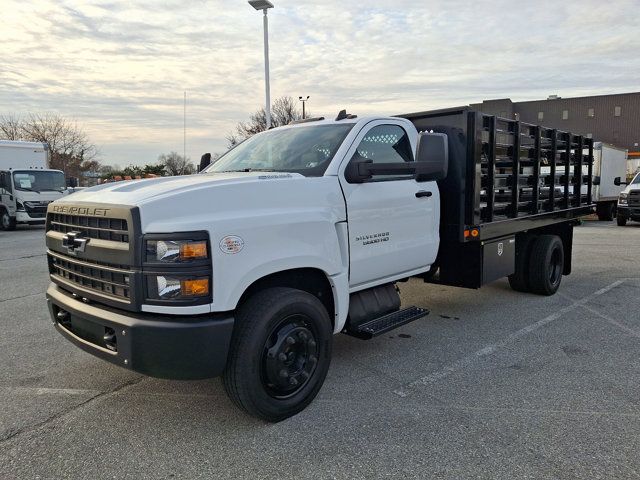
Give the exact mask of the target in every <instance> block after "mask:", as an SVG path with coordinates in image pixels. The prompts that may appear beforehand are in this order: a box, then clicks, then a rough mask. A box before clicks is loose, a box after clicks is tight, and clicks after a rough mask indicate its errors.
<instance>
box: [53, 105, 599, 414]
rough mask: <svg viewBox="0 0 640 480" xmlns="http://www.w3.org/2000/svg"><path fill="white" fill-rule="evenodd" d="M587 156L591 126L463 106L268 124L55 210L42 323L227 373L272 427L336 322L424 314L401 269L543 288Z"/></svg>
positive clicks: (127, 352) (366, 324)
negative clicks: (402, 288)
mask: <svg viewBox="0 0 640 480" xmlns="http://www.w3.org/2000/svg"><path fill="white" fill-rule="evenodd" d="M592 159H593V142H592V140H591V139H590V138H585V137H582V136H580V135H574V134H571V133H570V132H562V131H558V130H552V129H548V128H544V127H540V126H537V125H531V124H527V123H523V122H518V121H514V120H508V119H501V118H497V117H494V116H488V115H485V114H482V113H480V112H475V111H473V110H470V109H468V108H464V107H462V108H454V109H447V110H439V111H434V112H420V113H413V114H405V115H400V116H397V117H365V118H357V117H355V116H353V115H347V114H346V113H345V112H344V111H343V112H340V114H339V115H338V117H337V118H336V119H332V120H324V119H321V118H317V119H307V120H304V121H302V122H298V123H296V124H292V125H288V126H285V127H279V128H275V129H271V130H269V131H267V132H263V133H260V134H257V135H255V136H253V137H251V138H250V139H248V140H246V141H244V142H243V143H241V144H240V145H238V146H237V147H235V148H234V149H232V150H230V151H229V152H227V153H226V154H225V155H223V156H222V157H221V158H220V159H219V160H218V161H217V162H216V163H214V164H212V165H210V166H209V167H207V168H205V169H204V171H202V172H201V173H200V174H198V175H192V176H182V177H165V178H155V179H147V180H134V181H131V182H120V183H109V184H104V185H99V186H96V187H92V188H88V189H86V190H83V191H81V192H78V193H74V194H73V195H69V196H66V197H64V198H63V199H61V200H58V201H56V202H54V203H52V204H51V205H49V208H48V211H47V226H46V243H47V259H48V262H49V274H50V278H51V282H52V283H51V285H50V286H49V289H48V290H47V301H48V306H49V311H50V314H51V319H52V322H53V325H54V328H55V329H56V330H57V331H58V332H59V333H60V334H61V335H63V336H64V337H65V338H67V339H68V340H69V341H70V342H72V343H73V344H75V345H76V346H77V347H79V348H81V349H83V350H85V351H87V352H89V353H91V354H93V355H96V356H98V357H100V358H102V359H104V360H106V361H109V362H112V363H114V364H116V365H120V366H121V367H124V368H126V369H130V370H133V371H137V372H141V373H144V374H147V375H151V376H156V377H163V378H176V379H195V378H208V377H215V376H219V375H222V376H223V379H224V385H225V388H226V390H227V393H228V394H229V396H230V397H231V398H232V400H233V401H234V402H235V403H236V404H237V405H238V406H239V407H241V408H243V409H244V410H246V411H247V412H249V413H251V414H252V415H255V416H257V417H260V418H263V419H265V420H268V421H278V420H282V419H284V418H287V417H289V416H291V415H294V414H296V413H297V412H299V411H301V410H302V409H303V408H305V406H306V405H308V404H309V402H311V401H312V399H313V398H314V397H315V395H316V394H317V393H318V391H319V390H320V387H321V386H322V383H323V381H324V378H325V375H326V374H327V370H328V368H329V364H330V359H331V345H332V334H338V333H345V334H348V335H352V336H355V337H357V338H361V339H370V338H372V337H374V336H377V335H381V334H384V333H385V332H388V331H389V330H391V329H393V328H397V327H399V326H401V325H404V324H406V323H408V322H411V321H414V320H418V319H420V318H423V317H424V316H425V315H427V314H428V313H429V312H428V311H427V310H426V309H424V308H419V307H417V306H404V308H401V305H400V296H399V294H398V290H397V288H396V286H397V282H402V281H404V280H407V279H408V278H410V277H416V278H419V279H421V280H424V281H425V295H427V294H428V292H429V285H430V284H432V283H437V284H441V285H451V286H456V287H465V288H480V287H481V286H482V285H484V284H487V283H490V282H493V281H495V280H497V279H499V278H503V277H509V282H510V284H511V287H512V288H513V289H514V290H517V291H524V292H532V293H536V294H540V295H553V294H554V293H555V292H556V290H557V289H558V287H559V286H560V282H561V279H562V277H563V275H568V274H570V273H571V263H572V254H571V252H572V238H573V227H574V225H576V224H577V223H578V222H579V218H580V217H581V216H582V215H588V214H590V213H592V212H593V204H592V199H591V195H592V186H593V182H592V165H593V162H592ZM541 165H549V166H550V171H549V172H548V173H544V172H542V171H541ZM585 166H586V170H587V174H586V175H584V174H582V170H583V167H585ZM560 168H562V172H560V171H559V169H560ZM565 172H568V174H565ZM583 186H584V187H585V188H584V191H585V193H584V194H583V193H581V192H582V190H583V188H582V187H583ZM434 271H436V272H437V273H436V274H432V273H433V272H434Z"/></svg>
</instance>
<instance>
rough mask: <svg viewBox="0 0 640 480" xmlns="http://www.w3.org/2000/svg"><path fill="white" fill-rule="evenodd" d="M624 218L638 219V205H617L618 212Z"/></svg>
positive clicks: (639, 217) (639, 208) (639, 214)
mask: <svg viewBox="0 0 640 480" xmlns="http://www.w3.org/2000/svg"><path fill="white" fill-rule="evenodd" d="M617 215H620V216H622V217H624V218H630V219H632V220H640V207H636V206H633V207H629V206H627V205H618V213H617Z"/></svg>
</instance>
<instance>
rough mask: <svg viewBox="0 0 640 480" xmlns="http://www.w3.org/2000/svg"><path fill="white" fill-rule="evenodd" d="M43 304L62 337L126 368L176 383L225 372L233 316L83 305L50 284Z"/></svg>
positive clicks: (215, 375)
mask: <svg viewBox="0 0 640 480" xmlns="http://www.w3.org/2000/svg"><path fill="white" fill-rule="evenodd" d="M47 304H48V306H49V313H50V314H51V318H52V320H53V324H54V326H55V328H56V330H57V331H58V332H59V333H60V334H61V335H62V336H63V337H65V338H66V339H67V340H69V341H70V342H72V343H74V344H75V345H76V346H78V347H80V348H81V349H82V350H84V351H86V352H89V353H91V354H92V355H95V356H96V357H99V358H102V359H103V360H107V361H108V362H111V363H114V364H116V365H119V366H121V367H124V368H127V369H129V370H133V371H136V372H139V373H142V374H144V375H149V376H151V377H158V378H171V379H179V380H195V379H202V378H211V377H217V376H219V375H220V374H222V371H223V370H224V367H225V364H226V361H227V353H228V351H229V344H230V342H231V334H232V332H233V322H234V318H233V315H232V314H208V315H198V316H175V315H157V314H152V315H151V314H144V313H130V312H126V313H125V312H123V311H119V310H116V309H112V308H109V307H106V306H103V305H97V304H90V303H89V304H87V303H83V302H82V301H80V300H78V299H76V298H74V297H73V296H72V295H71V294H69V293H68V292H66V291H64V290H62V289H61V288H59V287H58V286H56V285H54V284H51V285H50V286H49V288H48V289H47ZM60 312H62V314H61V315H59V313H60ZM65 313H66V315H65ZM61 317H63V318H61ZM105 335H107V336H109V341H108V342H107V341H105V339H104V336H105Z"/></svg>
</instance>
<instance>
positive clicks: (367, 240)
mask: <svg viewBox="0 0 640 480" xmlns="http://www.w3.org/2000/svg"><path fill="white" fill-rule="evenodd" d="M388 241H389V232H381V233H372V234H370V235H358V236H357V237H356V242H362V245H371V244H372V243H380V242H388Z"/></svg>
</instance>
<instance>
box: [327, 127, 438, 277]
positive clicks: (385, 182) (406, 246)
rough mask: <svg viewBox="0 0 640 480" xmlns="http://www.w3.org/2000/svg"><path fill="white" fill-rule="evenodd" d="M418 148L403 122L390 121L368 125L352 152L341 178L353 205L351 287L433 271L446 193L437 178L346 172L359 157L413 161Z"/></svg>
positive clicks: (349, 206)
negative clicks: (353, 177) (355, 177)
mask: <svg viewBox="0 0 640 480" xmlns="http://www.w3.org/2000/svg"><path fill="white" fill-rule="evenodd" d="M414 152H415V144H414V142H413V141H411V139H410V137H409V135H408V134H407V130H405V128H404V127H403V125H402V123H401V122H400V121H398V123H394V122H393V121H392V120H387V121H375V122H371V123H369V124H367V125H366V126H365V127H364V128H363V130H362V131H361V132H360V133H359V135H358V137H356V140H355V142H354V144H353V146H352V147H351V149H350V150H349V152H348V153H347V157H346V160H345V162H343V168H341V172H340V177H339V178H340V182H341V185H342V189H343V192H344V195H345V200H346V205H347V220H348V225H349V247H350V276H349V283H350V286H351V287H358V286H360V285H365V284H367V283H369V282H376V281H379V280H382V279H385V278H389V279H390V280H391V277H395V278H401V277H402V276H403V275H404V274H405V273H407V274H411V273H417V272H416V270H420V269H422V270H427V267H428V266H429V265H431V264H432V263H433V262H434V260H435V258H436V254H437V251H438V241H439V233H438V224H439V220H440V198H439V195H438V189H437V186H436V183H435V182H417V181H416V180H415V178H414V175H404V176H389V175H380V176H374V177H373V178H372V179H371V180H368V181H366V182H365V183H348V182H347V181H346V179H345V177H344V168H346V166H347V164H348V163H349V161H352V160H353V159H354V158H358V157H364V158H367V159H370V160H372V161H373V162H374V163H392V162H413V161H414V155H415V153H414Z"/></svg>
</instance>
